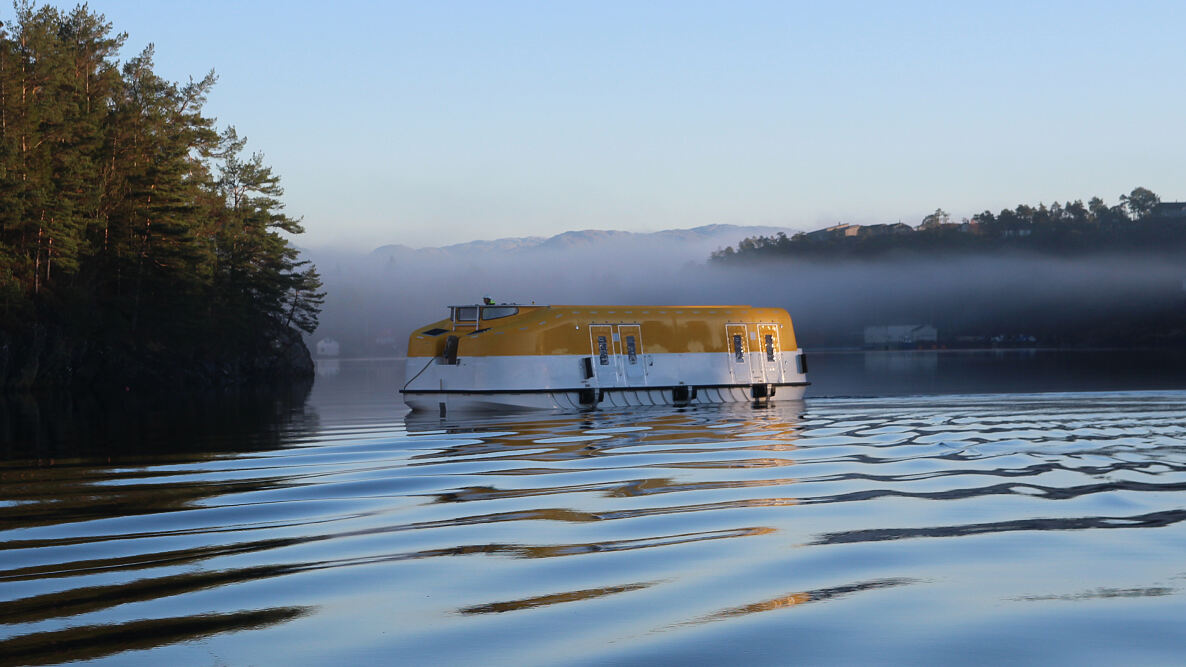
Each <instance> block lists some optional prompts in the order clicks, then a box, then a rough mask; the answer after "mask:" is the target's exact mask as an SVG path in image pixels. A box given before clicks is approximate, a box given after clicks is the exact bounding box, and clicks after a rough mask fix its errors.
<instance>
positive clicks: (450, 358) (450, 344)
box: [441, 336, 457, 366]
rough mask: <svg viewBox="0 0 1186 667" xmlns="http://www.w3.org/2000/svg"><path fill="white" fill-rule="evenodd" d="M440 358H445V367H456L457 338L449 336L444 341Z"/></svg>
mask: <svg viewBox="0 0 1186 667" xmlns="http://www.w3.org/2000/svg"><path fill="white" fill-rule="evenodd" d="M441 356H442V357H444V358H445V364H446V365H449V366H456V365H457V336H449V337H448V338H446V339H445V351H444V352H442V353H441Z"/></svg>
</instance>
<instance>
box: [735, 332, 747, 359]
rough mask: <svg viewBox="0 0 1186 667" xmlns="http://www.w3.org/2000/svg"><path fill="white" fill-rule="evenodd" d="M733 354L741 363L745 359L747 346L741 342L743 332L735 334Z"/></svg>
mask: <svg viewBox="0 0 1186 667" xmlns="http://www.w3.org/2000/svg"><path fill="white" fill-rule="evenodd" d="M733 356H734V357H735V358H736V359H737V363H739V364H740V363H742V362H744V361H745V348H744V344H743V343H742V342H741V334H733Z"/></svg>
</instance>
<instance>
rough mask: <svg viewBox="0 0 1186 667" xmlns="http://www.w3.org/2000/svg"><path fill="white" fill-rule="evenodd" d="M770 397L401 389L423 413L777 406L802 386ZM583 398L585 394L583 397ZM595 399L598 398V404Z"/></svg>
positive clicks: (779, 389)
mask: <svg viewBox="0 0 1186 667" xmlns="http://www.w3.org/2000/svg"><path fill="white" fill-rule="evenodd" d="M772 389H773V393H774V396H767V397H760V398H754V396H753V387H751V386H733V387H697V388H696V396H695V398H689V399H688V400H684V401H678V402H677V401H675V400H674V393H673V390H672V389H671V388H664V389H645V388H639V389H611V390H606V391H604V392H597V393H595V394H594V396H595V398H594V401H593V402H586V403H583V402H581V398H582V397H581V392H580V391H524V392H515V391H508V392H482V391H473V392H465V391H450V392H439V391H438V392H424V393H419V392H414V391H410V390H405V392H404V402H405V403H407V404H408V407H410V408H412V409H413V410H418V411H425V412H441V413H442V414H443V413H453V412H482V411H506V410H592V409H605V408H616V407H630V406H648V405H681V406H683V405H709V404H715V403H763V404H765V403H781V402H787V401H801V400H803V394H804V393H805V392H806V391H807V387H806V386H804V385H799V386H787V385H783V386H773V387H772ZM586 397H587V394H586ZM597 399H600V400H599V401H598V400H597Z"/></svg>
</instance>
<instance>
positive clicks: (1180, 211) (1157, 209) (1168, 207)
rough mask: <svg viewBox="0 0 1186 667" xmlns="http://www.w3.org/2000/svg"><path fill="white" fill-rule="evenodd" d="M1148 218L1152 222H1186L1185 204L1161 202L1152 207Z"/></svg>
mask: <svg viewBox="0 0 1186 667" xmlns="http://www.w3.org/2000/svg"><path fill="white" fill-rule="evenodd" d="M1149 217H1151V218H1153V219H1154V220H1186V202H1181V201H1163V202H1161V203H1159V204H1157V205H1156V206H1154V207H1153V210H1152V211H1151V212H1150V213H1149Z"/></svg>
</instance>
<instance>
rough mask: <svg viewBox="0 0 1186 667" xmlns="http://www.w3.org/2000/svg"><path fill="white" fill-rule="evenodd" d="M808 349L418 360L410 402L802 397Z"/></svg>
mask: <svg viewBox="0 0 1186 667" xmlns="http://www.w3.org/2000/svg"><path fill="white" fill-rule="evenodd" d="M805 370H806V369H805V365H804V363H803V361H802V351H799V350H796V351H793V352H786V353H783V352H782V351H781V350H778V351H775V352H772V353H771V354H769V355H767V354H766V353H765V352H762V351H755V352H750V353H745V354H742V355H733V354H731V353H721V352H682V353H654V354H639V355H634V356H628V355H623V354H613V355H606V358H605V360H604V362H601V363H598V360H597V358H596V357H591V356H589V355H581V354H555V355H505V356H474V357H460V358H459V359H457V361H456V363H451V364H450V363H444V360H443V359H442V358H441V357H435V358H429V359H424V358H422V357H421V358H410V359H409V360H408V369H407V373H408V382H407V384H406V385H405V386H404V388H403V390H402V392H401V393H402V394H403V398H404V402H405V403H407V405H408V407H410V408H412V409H413V410H417V411H425V412H432V413H440V414H445V413H449V412H456V411H466V412H471V411H506V410H557V409H559V410H592V409H598V408H610V407H627V406H647V405H698V404H701V405H702V404H714V403H754V402H757V403H766V402H770V401H775V402H781V401H798V400H802V399H803V394H804V392H805V391H806V389H807V384H808V383H807V375H806V373H805Z"/></svg>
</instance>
